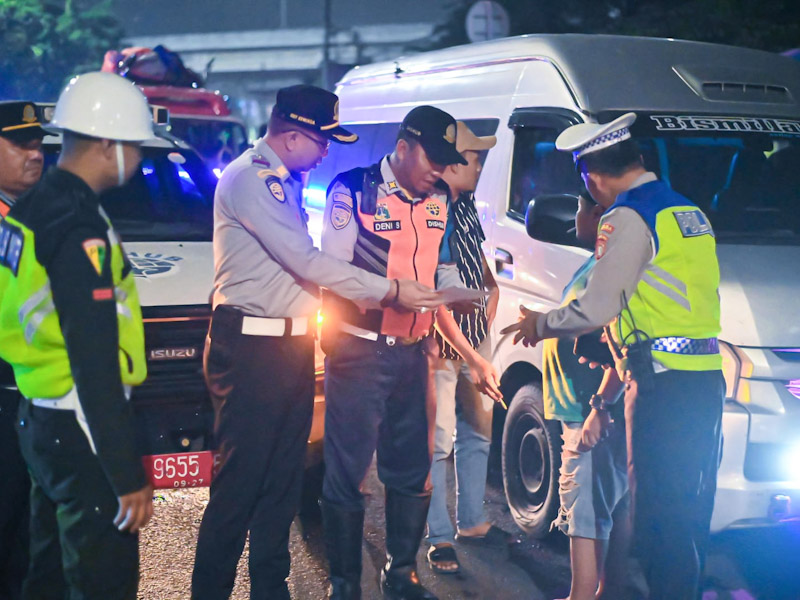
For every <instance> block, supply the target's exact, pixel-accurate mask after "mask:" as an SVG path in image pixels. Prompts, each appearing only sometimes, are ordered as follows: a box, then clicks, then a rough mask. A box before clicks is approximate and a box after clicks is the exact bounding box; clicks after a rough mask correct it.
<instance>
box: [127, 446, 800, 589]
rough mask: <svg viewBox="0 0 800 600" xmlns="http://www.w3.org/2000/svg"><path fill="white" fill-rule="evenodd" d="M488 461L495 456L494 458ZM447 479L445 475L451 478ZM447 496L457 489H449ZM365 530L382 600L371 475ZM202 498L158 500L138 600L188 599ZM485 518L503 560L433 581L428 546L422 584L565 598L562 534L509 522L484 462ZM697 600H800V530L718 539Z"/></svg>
mask: <svg viewBox="0 0 800 600" xmlns="http://www.w3.org/2000/svg"><path fill="white" fill-rule="evenodd" d="M493 458H494V457H493ZM451 477H452V473H451ZM450 487H451V489H454V486H450ZM366 489H367V491H368V493H369V495H368V496H367V514H366V519H365V532H364V545H363V550H364V572H363V576H362V581H361V583H362V588H363V597H364V599H365V600H372V599H375V600H379V599H380V598H381V595H380V592H379V577H380V569H381V567H382V566H383V564H384V560H385V559H384V534H383V532H384V516H383V488H382V486H381V484H380V482H379V481H378V479H377V475H376V472H375V469H374V467H373V469H371V470H370V473H369V475H368V477H367V480H366ZM207 500H208V491H207V489H197V490H174V491H169V492H165V493H163V494H160V495H159V497H157V499H156V507H155V516H154V518H153V522H152V523H151V525H150V526H149V527H148V528H147V529H146V530H145V531H144V533H143V535H142V546H141V556H142V582H141V589H140V598H141V599H143V600H145V599H146V600H162V599H164V600H167V599H169V600H176V599H184V598H189V581H190V578H191V565H192V562H193V556H194V547H195V541H196V539H197V529H198V527H199V524H200V518H201V516H202V511H203V508H204V507H205V503H206V502H207ZM486 503H487V511H488V513H489V516H490V519H491V520H492V522H493V523H495V524H497V525H499V526H500V527H502V528H503V529H505V530H507V531H510V532H513V533H514V535H515V536H516V538H517V543H516V544H514V545H513V546H512V548H511V549H510V551H509V552H508V553H504V552H502V553H501V552H497V551H491V550H484V549H475V548H473V547H458V548H457V549H458V553H459V558H460V561H461V565H462V572H461V573H460V574H458V575H447V576H442V575H434V574H433V573H432V572H431V571H430V569H429V568H428V567H427V564H426V562H425V551H426V550H427V544H425V543H424V542H423V544H422V546H421V548H420V552H419V555H418V564H419V572H420V577H421V579H422V582H423V583H424V584H425V585H426V586H427V587H428V588H429V589H430V590H431V591H432V592H434V593H435V594H436V595H437V596H438V597H439V598H440V600H512V599H513V600H520V599H525V600H543V599H544V600H551V599H552V598H564V597H565V596H566V595H567V593H568V590H569V556H568V544H567V542H566V539H565V538H564V537H563V536H560V535H558V536H551V537H550V538H548V539H547V540H544V541H539V540H534V539H529V538H527V537H526V536H525V535H524V534H523V533H522V532H521V531H520V530H519V529H518V528H517V527H516V525H515V524H514V522H513V520H512V519H511V516H510V514H509V511H508V508H507V506H506V504H505V497H504V495H503V491H502V484H501V482H500V477H499V472H498V464H497V461H496V460H492V461H491V465H490V473H489V486H488V490H487V499H486ZM291 553H292V573H291V576H290V579H289V584H290V589H291V591H292V597H293V598H295V599H297V600H321V599H323V598H325V597H326V596H325V594H326V589H327V583H326V579H325V578H326V560H325V554H324V548H323V543H322V530H321V525H320V522H319V520H318V519H316V518H314V517H313V516H312V517H311V518H307V519H300V518H298V519H296V520H295V523H294V525H293V526H292V536H291ZM246 558H247V554H246V551H245V555H244V556H243V558H242V561H241V562H240V564H239V571H238V574H237V580H236V586H235V588H234V592H233V595H232V596H231V598H233V599H234V600H246V599H247V598H248V597H249V580H248V576H247V562H246ZM705 590H706V592H705V594H704V596H703V598H704V600H729V599H730V600H800V527H796V528H792V529H783V530H774V529H769V530H755V531H731V532H726V533H723V534H720V535H718V536H715V538H714V540H713V544H712V551H711V554H710V555H709V559H708V568H707V575H706V585H705Z"/></svg>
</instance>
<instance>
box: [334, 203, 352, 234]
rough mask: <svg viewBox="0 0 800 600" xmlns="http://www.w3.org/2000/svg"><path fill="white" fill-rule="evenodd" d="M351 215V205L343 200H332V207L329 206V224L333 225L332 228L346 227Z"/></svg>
mask: <svg viewBox="0 0 800 600" xmlns="http://www.w3.org/2000/svg"><path fill="white" fill-rule="evenodd" d="M334 197H335V195H334ZM352 216H353V209H352V207H351V206H349V205H347V204H345V203H344V202H337V201H336V200H334V201H333V207H332V208H331V225H333V228H334V229H336V230H339V229H344V228H345V227H347V224H348V223H349V222H350V219H351V218H352Z"/></svg>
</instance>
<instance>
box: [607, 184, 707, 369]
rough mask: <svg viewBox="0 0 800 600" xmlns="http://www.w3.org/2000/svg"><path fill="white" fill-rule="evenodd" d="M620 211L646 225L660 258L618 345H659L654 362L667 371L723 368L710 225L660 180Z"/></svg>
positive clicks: (623, 320)
mask: <svg viewBox="0 0 800 600" xmlns="http://www.w3.org/2000/svg"><path fill="white" fill-rule="evenodd" d="M621 206H626V207H628V208H631V209H633V210H635V211H636V212H637V213H639V215H640V216H641V217H642V218H643V219H644V220H645V222H646V223H647V225H648V226H649V227H650V230H651V232H652V234H653V240H654V242H655V251H656V255H655V258H654V259H653V260H652V261H651V263H650V264H649V265H648V267H647V269H646V270H645V272H644V274H643V276H642V278H641V279H640V281H639V284H638V285H637V287H636V291H635V292H634V294H633V296H632V297H631V298H627V303H628V306H627V309H626V308H623V310H622V313H621V314H620V316H619V317H618V319H617V323H616V327H614V328H613V329H614V330H615V333H616V336H617V342H619V343H621V344H623V345H625V344H629V343H632V342H635V341H637V337H638V338H639V339H644V338H645V337H646V338H649V339H651V340H654V342H653V345H652V352H653V358H654V359H655V360H657V361H658V362H660V363H661V364H662V365H664V366H665V367H666V368H668V369H675V370H683V371H710V370H715V369H721V368H722V358H721V357H720V354H719V350H718V349H717V341H716V337H717V336H718V335H719V332H720V305H719V264H718V263H717V254H716V240H715V238H714V231H713V229H712V228H711V224H710V223H709V221H708V219H707V218H706V216H705V215H704V214H703V212H702V211H701V210H700V209H699V208H698V207H697V206H695V205H694V204H692V203H691V202H690V201H689V200H687V199H686V198H684V197H683V196H681V195H680V194H678V193H676V192H674V191H672V190H671V189H670V188H669V187H668V186H667V185H666V184H664V183H662V182H660V181H654V182H651V183H646V184H644V185H641V186H639V187H636V188H634V189H632V190H629V191H628V192H625V193H623V194H620V196H619V197H618V198H617V201H616V202H615V203H614V205H613V206H612V207H611V208H610V209H609V211H610V210H613V209H615V208H617V207H621ZM601 229H602V225H601ZM634 325H635V328H636V329H637V330H638V331H639V335H638V336H637V334H636V333H635V332H634Z"/></svg>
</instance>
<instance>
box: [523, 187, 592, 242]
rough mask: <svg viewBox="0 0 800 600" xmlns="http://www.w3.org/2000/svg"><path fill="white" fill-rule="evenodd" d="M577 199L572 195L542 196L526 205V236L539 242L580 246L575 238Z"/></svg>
mask: <svg viewBox="0 0 800 600" xmlns="http://www.w3.org/2000/svg"><path fill="white" fill-rule="evenodd" d="M577 210H578V197H577V196H573V195H572V194H544V195H541V196H537V197H536V198H534V199H533V200H531V201H530V202H529V203H528V210H527V212H526V214H525V227H526V229H527V230H528V235H529V236H531V237H532V238H533V239H535V240H539V241H540V242H550V243H551V244H561V245H562V246H581V244H580V243H579V242H578V238H577V237H576V236H575V213H576V211H577Z"/></svg>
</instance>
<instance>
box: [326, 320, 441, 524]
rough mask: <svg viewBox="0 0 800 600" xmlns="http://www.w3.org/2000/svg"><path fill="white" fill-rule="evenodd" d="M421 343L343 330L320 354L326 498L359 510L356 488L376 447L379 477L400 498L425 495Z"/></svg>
mask: <svg viewBox="0 0 800 600" xmlns="http://www.w3.org/2000/svg"><path fill="white" fill-rule="evenodd" d="M423 346H424V344H423V343H422V342H420V343H417V344H413V345H410V346H402V345H400V344H395V345H394V346H389V345H388V344H386V343H385V342H384V341H381V340H379V341H374V342H373V341H370V340H365V339H362V338H358V337H355V336H351V335H347V334H340V335H339V336H338V339H336V340H335V341H334V342H333V343H332V344H331V349H330V352H329V353H328V356H327V358H326V359H325V449H324V451H325V479H324V482H323V486H322V497H323V498H324V499H325V501H326V502H330V503H331V504H335V505H338V506H341V507H343V508H345V509H350V510H361V509H363V508H364V498H363V495H362V494H361V492H360V490H359V486H360V485H361V482H362V480H363V479H364V476H365V475H366V473H367V469H369V465H370V463H371V462H372V455H373V453H374V452H375V450H376V449H377V451H378V476H379V477H380V479H381V481H382V482H383V484H384V485H385V486H386V487H387V488H389V489H393V490H395V491H397V492H399V493H400V494H403V495H406V496H416V495H424V494H426V493H428V492H426V490H425V481H426V479H427V477H428V471H430V454H429V453H428V418H427V414H426V411H425V398H426V390H427V385H428V360H427V358H426V356H425V353H424V349H423Z"/></svg>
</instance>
